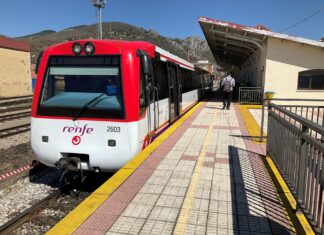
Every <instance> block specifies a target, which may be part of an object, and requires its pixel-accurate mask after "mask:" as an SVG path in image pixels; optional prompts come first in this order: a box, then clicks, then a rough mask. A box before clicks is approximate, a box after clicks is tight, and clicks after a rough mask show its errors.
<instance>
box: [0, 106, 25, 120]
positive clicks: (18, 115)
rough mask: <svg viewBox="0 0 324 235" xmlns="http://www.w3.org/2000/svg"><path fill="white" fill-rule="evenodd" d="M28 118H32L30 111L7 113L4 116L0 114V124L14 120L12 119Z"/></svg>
mask: <svg viewBox="0 0 324 235" xmlns="http://www.w3.org/2000/svg"><path fill="white" fill-rule="evenodd" d="M28 116H30V109H24V110H22V111H18V112H6V113H4V114H1V113H0V122H4V121H8V120H12V119H18V118H24V117H28Z"/></svg>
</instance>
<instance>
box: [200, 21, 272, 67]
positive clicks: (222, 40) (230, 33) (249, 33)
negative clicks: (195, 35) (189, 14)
mask: <svg viewBox="0 0 324 235" xmlns="http://www.w3.org/2000/svg"><path fill="white" fill-rule="evenodd" d="M199 23H200V26H201V28H202V30H203V32H204V34H205V37H206V40H207V42H208V44H209V47H210V49H211V51H212V53H213V55H214V57H215V59H216V61H217V63H218V64H219V65H221V66H224V67H227V66H230V65H236V66H241V65H242V64H243V63H244V62H245V61H246V60H247V59H248V58H249V56H250V55H251V54H253V53H254V52H255V51H257V50H258V49H259V50H261V53H262V52H264V46H265V39H266V37H267V35H266V34H265V33H264V31H270V30H268V29H266V28H265V27H263V26H258V27H259V28H260V29H257V28H250V27H247V26H243V25H239V24H233V23H229V22H224V21H221V20H216V19H211V18H206V17H199ZM270 32H271V31H270Z"/></svg>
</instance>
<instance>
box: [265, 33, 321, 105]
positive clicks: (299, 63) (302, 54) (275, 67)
mask: <svg viewBox="0 0 324 235" xmlns="http://www.w3.org/2000/svg"><path fill="white" fill-rule="evenodd" d="M309 69H324V47H322V48H321V47H315V46H310V45H306V44H302V43H298V42H293V41H289V40H282V39H277V38H268V49H267V56H266V71H265V91H274V92H275V97H274V98H302V99H324V90H312V91H309V90H308V91H305V90H304V91H301V90H297V82H298V73H299V72H300V71H304V70H309ZM317 104H318V103H314V105H317Z"/></svg>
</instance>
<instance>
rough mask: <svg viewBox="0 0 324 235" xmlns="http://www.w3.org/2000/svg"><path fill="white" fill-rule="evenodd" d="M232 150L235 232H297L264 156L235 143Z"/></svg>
mask: <svg viewBox="0 0 324 235" xmlns="http://www.w3.org/2000/svg"><path fill="white" fill-rule="evenodd" d="M228 151H229V158H230V161H229V164H230V166H229V167H230V181H231V182H230V184H231V198H232V205H231V208H232V214H233V221H232V223H233V229H234V234H280V235H285V234H296V233H295V232H294V231H293V230H292V228H291V225H290V220H289V217H288V214H287V212H286V210H285V209H284V207H283V205H282V203H281V201H280V199H279V198H278V197H279V195H278V193H277V191H276V189H275V186H274V184H273V182H272V181H271V178H270V176H269V174H268V172H267V171H266V168H265V166H264V164H263V161H262V159H261V156H260V155H258V154H256V153H253V152H250V151H247V150H244V149H240V148H237V147H234V146H231V145H230V146H228ZM236 229H237V230H236ZM236 231H238V232H236Z"/></svg>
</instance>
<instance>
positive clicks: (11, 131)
mask: <svg viewBox="0 0 324 235" xmlns="http://www.w3.org/2000/svg"><path fill="white" fill-rule="evenodd" d="M29 130H30V124H29V123H28V124H22V125H18V126H14V127H9V128H4V129H1V130H0V138H4V137H8V136H11V135H16V134H19V133H22V132H26V131H29Z"/></svg>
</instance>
